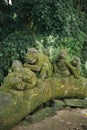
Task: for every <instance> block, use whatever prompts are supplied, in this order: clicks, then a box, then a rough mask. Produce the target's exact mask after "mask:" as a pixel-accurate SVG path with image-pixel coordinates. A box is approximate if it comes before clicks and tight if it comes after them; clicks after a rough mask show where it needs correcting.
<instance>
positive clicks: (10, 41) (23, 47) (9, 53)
mask: <svg viewBox="0 0 87 130" xmlns="http://www.w3.org/2000/svg"><path fill="white" fill-rule="evenodd" d="M33 44H34V39H33V38H32V36H31V35H30V34H29V32H25V31H24V32H15V33H13V34H10V35H9V36H8V37H7V38H6V39H5V40H3V41H2V42H0V47H1V48H3V49H0V65H1V66H0V73H1V75H0V81H2V80H3V77H4V76H6V75H7V73H8V69H9V68H10V67H11V64H12V62H13V61H14V60H15V59H18V60H20V61H22V62H24V56H25V53H26V51H27V48H28V47H31V46H32V45H33Z"/></svg>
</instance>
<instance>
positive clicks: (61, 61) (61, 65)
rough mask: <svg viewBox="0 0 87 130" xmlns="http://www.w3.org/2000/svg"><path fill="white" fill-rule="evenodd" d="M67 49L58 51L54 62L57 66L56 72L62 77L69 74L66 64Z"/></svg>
mask: <svg viewBox="0 0 87 130" xmlns="http://www.w3.org/2000/svg"><path fill="white" fill-rule="evenodd" d="M66 58H67V50H66V49H63V50H61V51H60V53H59V55H58V57H57V59H56V61H55V64H56V66H57V69H58V73H59V74H60V75H61V76H62V77H67V76H69V75H70V70H69V68H68V66H67V65H66V63H67V60H66Z"/></svg>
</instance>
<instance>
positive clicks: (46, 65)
mask: <svg viewBox="0 0 87 130" xmlns="http://www.w3.org/2000/svg"><path fill="white" fill-rule="evenodd" d="M25 59H26V63H25V64H24V66H25V67H27V68H29V69H30V70H32V71H34V72H36V75H37V77H40V78H42V79H45V78H48V77H52V73H53V66H52V64H51V62H50V60H49V57H48V56H46V55H44V54H43V53H39V52H34V53H32V52H31V51H28V52H27V54H26V56H25Z"/></svg>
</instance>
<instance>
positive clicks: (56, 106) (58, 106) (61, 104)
mask: <svg viewBox="0 0 87 130" xmlns="http://www.w3.org/2000/svg"><path fill="white" fill-rule="evenodd" d="M64 106H65V103H64V102H63V101H62V100H54V104H53V106H52V108H53V109H55V110H58V109H62V108H64Z"/></svg>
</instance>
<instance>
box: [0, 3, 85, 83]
mask: <svg viewBox="0 0 87 130" xmlns="http://www.w3.org/2000/svg"><path fill="white" fill-rule="evenodd" d="M12 3H13V4H12V5H9V4H6V3H5V2H4V0H1V2H0V46H1V48H3V49H2V50H0V59H1V61H0V72H1V75H0V81H2V79H3V76H5V75H6V74H7V71H8V68H9V67H10V65H11V63H12V61H13V60H14V59H20V60H21V61H22V62H23V61H24V54H25V52H26V49H27V47H30V46H33V45H34V46H35V47H36V48H37V49H38V50H39V51H41V52H42V51H44V50H45V49H46V50H48V51H49V55H50V59H51V61H54V60H55V58H56V56H57V54H58V53H59V51H60V49H61V48H68V50H69V57H68V59H69V60H71V59H72V58H74V57H75V56H78V57H80V58H81V61H82V73H83V74H84V76H87V74H85V60H87V59H86V57H85V56H84V55H85V54H84V53H83V52H84V51H83V50H84V48H86V47H87V44H86V45H85V46H84V43H85V42H86V41H87V38H86V37H87V25H86V24H87V9H86V3H87V2H86V1H85V0H83V1H79V0H69V1H66V0H40V1H38V0H12ZM27 31H29V32H27ZM30 33H31V34H30ZM31 35H32V36H33V37H32V36H31ZM34 39H35V41H34ZM85 53H86V51H85ZM83 54H84V55H83Z"/></svg>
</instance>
